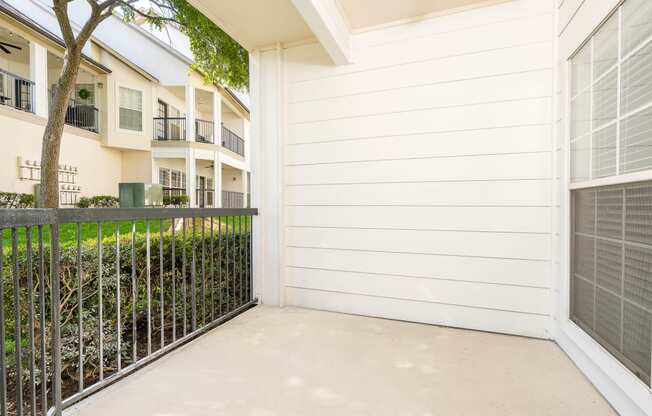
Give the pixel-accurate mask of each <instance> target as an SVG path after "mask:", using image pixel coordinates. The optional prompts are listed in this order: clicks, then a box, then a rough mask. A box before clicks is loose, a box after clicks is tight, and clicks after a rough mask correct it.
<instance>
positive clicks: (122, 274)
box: [0, 208, 257, 416]
mask: <svg viewBox="0 0 652 416" xmlns="http://www.w3.org/2000/svg"><path fill="white" fill-rule="evenodd" d="M255 215H257V210H255V209H195V208H185V209H184V208H181V209H178V208H174V209H169V208H151V209H142V208H140V209H139V208H136V209H105V208H95V209H0V272H1V276H0V277H2V280H1V281H2V285H0V335H2V337H3V339H2V341H3V342H0V415H2V416H9V415H42V416H46V415H48V416H61V415H62V412H63V410H64V409H66V408H68V407H70V406H71V405H73V404H75V403H77V402H79V401H80V400H82V399H84V398H85V397H87V396H89V395H91V394H93V393H95V392H97V391H99V390H100V389H102V388H104V387H106V386H108V385H110V384H112V383H114V382H115V381H116V380H119V379H121V378H123V377H126V376H128V375H129V374H131V373H133V372H134V371H136V370H138V369H139V368H141V367H143V366H144V365H146V364H148V363H150V362H152V361H154V360H156V359H157V358H159V357H161V356H162V355H164V354H166V353H168V352H170V351H172V350H174V349H175V348H178V347H179V346H181V345H183V344H185V343H187V342H190V341H192V340H193V339H195V338H197V337H199V336H201V335H202V334H204V333H206V332H208V331H209V330H211V329H213V328H215V327H216V326H218V325H220V324H221V323H223V322H225V321H227V320H229V319H231V318H233V317H234V316H236V315H238V314H240V313H241V312H244V311H245V310H247V309H248V308H250V307H252V306H253V305H255V303H256V300H255V299H254V297H253V295H254V292H253V290H252V287H253V284H252V283H253V281H252V263H253V254H254V252H253V250H252V239H251V232H252V223H253V221H252V220H253V216H255Z"/></svg>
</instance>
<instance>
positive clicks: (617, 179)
mask: <svg viewBox="0 0 652 416" xmlns="http://www.w3.org/2000/svg"><path fill="white" fill-rule="evenodd" d="M625 3H626V0H625V1H621V2H619V3H618V5H617V6H616V8H615V9H614V10H613V11H612V12H611V13H609V15H607V17H606V18H605V19H604V20H603V21H602V22H601V23H600V24H599V25H598V27H597V28H596V29H595V31H593V32H592V33H591V34H590V36H589V38H588V40H587V41H586V42H584V43H583V44H582V45H580V47H578V48H577V50H576V51H575V52H573V54H571V56H570V57H569V58H568V61H567V65H568V68H567V74H568V86H567V91H568V99H567V102H566V104H567V105H566V119H567V121H568V130H567V147H566V149H567V153H568V154H567V156H568V161H569V167H570V170H569V175H568V176H567V181H568V188H569V189H570V190H575V189H584V188H595V187H599V186H609V185H625V184H628V183H634V182H643V181H649V180H652V168H650V169H648V170H644V171H640V172H632V173H624V174H618V171H619V169H620V125H621V122H622V121H623V120H624V119H626V118H627V117H629V116H631V115H634V114H638V113H640V112H643V111H645V110H649V109H650V108H652V102H650V103H648V104H646V105H644V106H642V107H638V108H636V109H635V110H632V111H630V112H629V113H627V114H621V108H620V96H621V68H622V65H623V63H624V62H625V61H626V60H627V59H628V58H629V57H631V56H633V55H634V54H636V52H639V51H640V50H641V49H643V48H644V47H646V46H648V45H650V44H652V36H649V37H648V38H646V39H645V40H644V41H642V42H641V44H640V45H638V46H637V47H636V48H634V49H632V50H631V51H630V52H629V53H627V55H625V56H624V57H621V48H622V30H623V18H622V8H623V5H624V4H625ZM614 15H618V62H617V63H616V64H615V65H614V66H616V71H617V72H618V81H617V85H618V97H617V104H616V120H615V121H613V122H610V123H607V124H605V125H603V126H600V129H603V128H606V127H607V126H609V125H611V124H616V126H617V128H616V169H617V174H616V175H614V176H609V177H606V178H598V179H593V178H591V179H590V180H587V181H581V182H572V180H571V175H570V173H571V172H572V154H571V151H570V149H571V147H570V146H571V139H572V138H571V137H570V131H571V128H572V127H571V126H572V119H571V115H572V114H571V104H572V99H573V98H574V97H573V96H572V93H571V87H572V85H573V80H572V79H571V78H572V59H573V58H574V57H575V56H576V55H577V54H578V53H579V52H580V51H581V50H582V49H583V48H584V47H585V46H587V45H590V47H591V48H593V43H594V38H595V34H596V33H597V32H598V31H599V30H600V28H602V26H603V25H604V24H605V23H606V22H607V21H608V20H609V19H610V18H611V17H613V16H614ZM611 70H613V67H612V68H611V69H609V70H607V71H605V72H604V74H602V75H601V76H600V78H602V77H604V75H606V74H607V73H608V72H610V71H611ZM590 78H591V79H590V84H589V88H590V89H591V91H592V88H593V85H594V84H595V83H596V82H597V81H598V80H597V79H596V80H594V79H593V65H591V76H590ZM600 78H599V79H600ZM582 92H584V91H582ZM580 93H581V92H580ZM580 93H578V94H576V96H577V95H579V94H580ZM592 106H593V95H592V94H591V110H590V112H591V117H590V119H591V127H590V128H589V133H587V135H588V136H589V137H591V136H593V132H594V130H593V108H592ZM592 144H593V141H592V140H591V145H592ZM592 159H593V155H592V149H591V152H590V154H589V174H590V175H592V174H593V170H592V166H591V163H592Z"/></svg>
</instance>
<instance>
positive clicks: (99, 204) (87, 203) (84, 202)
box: [77, 195, 120, 208]
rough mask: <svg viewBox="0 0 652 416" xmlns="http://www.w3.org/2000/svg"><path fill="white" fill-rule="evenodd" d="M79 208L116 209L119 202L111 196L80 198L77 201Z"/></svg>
mask: <svg viewBox="0 0 652 416" xmlns="http://www.w3.org/2000/svg"><path fill="white" fill-rule="evenodd" d="M77 206H78V207H79V208H118V207H119V206H120V200H119V199H118V198H116V197H114V196H111V195H97V196H91V197H82V198H79V201H77Z"/></svg>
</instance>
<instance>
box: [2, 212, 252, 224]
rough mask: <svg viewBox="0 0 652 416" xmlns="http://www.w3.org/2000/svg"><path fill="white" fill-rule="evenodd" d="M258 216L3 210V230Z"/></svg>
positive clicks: (240, 213) (207, 213)
mask: <svg viewBox="0 0 652 416" xmlns="http://www.w3.org/2000/svg"><path fill="white" fill-rule="evenodd" d="M239 215H242V216H255V215H258V209H257V208H25V209H15V208H2V209H0V228H9V227H17V226H32V225H48V224H67V223H76V222H95V221H130V220H158V219H166V218H194V217H197V218H198V217H220V216H239Z"/></svg>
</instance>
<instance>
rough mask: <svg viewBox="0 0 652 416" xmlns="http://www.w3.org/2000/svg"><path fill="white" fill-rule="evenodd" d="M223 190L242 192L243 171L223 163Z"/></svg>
mask: <svg viewBox="0 0 652 416" xmlns="http://www.w3.org/2000/svg"><path fill="white" fill-rule="evenodd" d="M234 179H235V180H234ZM222 190H223V191H232V192H242V171H241V170H237V169H233V168H231V167H228V166H225V165H222Z"/></svg>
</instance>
